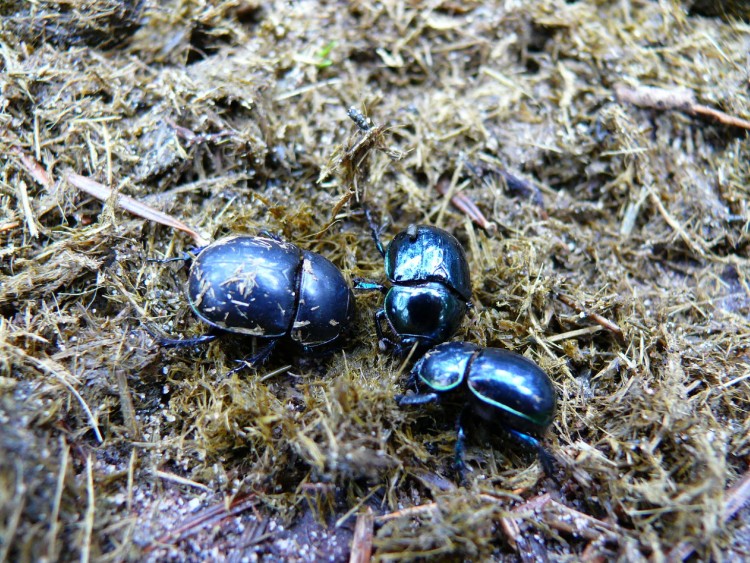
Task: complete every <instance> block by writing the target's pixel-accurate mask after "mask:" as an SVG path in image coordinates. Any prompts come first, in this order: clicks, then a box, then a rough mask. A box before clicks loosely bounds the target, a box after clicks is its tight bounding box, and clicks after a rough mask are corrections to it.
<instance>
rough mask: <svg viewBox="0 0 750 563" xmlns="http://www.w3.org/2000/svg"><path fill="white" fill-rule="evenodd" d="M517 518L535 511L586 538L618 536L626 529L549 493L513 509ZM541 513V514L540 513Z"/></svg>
mask: <svg viewBox="0 0 750 563" xmlns="http://www.w3.org/2000/svg"><path fill="white" fill-rule="evenodd" d="M512 513H513V514H514V515H517V516H515V518H517V519H519V518H523V513H526V514H528V513H534V514H536V515H539V516H541V518H542V519H543V520H544V522H545V523H546V524H547V525H548V526H550V527H551V528H554V529H556V530H559V531H561V532H566V533H569V534H575V535H577V536H580V537H582V538H585V539H589V540H594V539H599V538H601V536H602V534H605V535H609V536H612V537H613V538H616V537H618V536H622V535H624V534H625V530H623V529H622V528H620V527H619V526H617V525H616V524H610V523H609V522H604V521H603V520H599V519H597V518H594V517H593V516H589V515H588V514H584V513H583V512H579V511H578V510H575V509H574V508H570V507H569V506H565V505H564V504H562V503H559V502H557V501H556V500H553V499H552V497H551V496H550V495H549V493H545V494H543V495H539V496H538V497H534V498H532V499H529V500H528V501H526V502H525V503H523V504H522V505H520V506H517V507H516V508H514V509H513V510H512ZM539 513H541V514H539Z"/></svg>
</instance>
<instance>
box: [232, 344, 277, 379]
mask: <svg viewBox="0 0 750 563" xmlns="http://www.w3.org/2000/svg"><path fill="white" fill-rule="evenodd" d="M277 342H278V339H273V340H271V341H269V342H268V344H266V345H265V346H263V347H262V348H261V349H260V350H258V351H257V352H255V354H251V355H250V356H246V357H245V358H243V359H241V360H236V362H237V364H239V365H238V366H237V367H235V368H232V369H230V370H229V371H228V372H227V373H225V374H224V377H227V376H229V375H232V374H234V373H237V372H238V371H242V370H243V369H245V368H246V367H251V368H254V367H255V366H257V365H259V364H262V363H263V362H265V361H266V359H267V358H268V356H270V355H271V352H272V351H273V348H274V346H276V343H277Z"/></svg>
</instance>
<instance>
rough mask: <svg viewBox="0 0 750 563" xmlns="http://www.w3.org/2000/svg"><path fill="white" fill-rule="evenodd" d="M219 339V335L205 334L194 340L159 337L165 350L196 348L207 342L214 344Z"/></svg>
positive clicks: (160, 343) (160, 344)
mask: <svg viewBox="0 0 750 563" xmlns="http://www.w3.org/2000/svg"><path fill="white" fill-rule="evenodd" d="M218 337H219V335H218V334H204V335H202V336H195V337H193V338H163V337H161V336H160V337H157V340H158V342H159V346H162V347H163V348H185V347H187V346H196V345H198V344H205V343H206V342H212V341H213V340H216V339H217V338H218Z"/></svg>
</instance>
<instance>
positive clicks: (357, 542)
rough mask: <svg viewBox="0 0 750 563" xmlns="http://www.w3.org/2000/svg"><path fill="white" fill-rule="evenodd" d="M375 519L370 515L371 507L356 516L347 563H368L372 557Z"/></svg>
mask: <svg viewBox="0 0 750 563" xmlns="http://www.w3.org/2000/svg"><path fill="white" fill-rule="evenodd" d="M374 526H375V519H374V518H373V515H372V508H370V507H369V506H368V507H367V511H366V512H363V513H362V514H360V515H359V516H357V524H356V526H355V527H354V537H352V551H351V555H350V556H349V563H368V562H369V561H370V559H371V558H372V536H373V528H374Z"/></svg>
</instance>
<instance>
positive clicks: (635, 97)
mask: <svg viewBox="0 0 750 563" xmlns="http://www.w3.org/2000/svg"><path fill="white" fill-rule="evenodd" d="M614 90H615V96H617V100H618V101H619V102H620V103H629V104H633V105H635V106H638V107H641V108H652V109H658V110H678V111H684V112H686V113H689V114H692V115H700V116H703V117H709V118H711V119H715V120H716V121H718V122H719V123H722V124H724V125H729V126H731V127H739V128H741V129H750V121H748V120H747V119H742V118H740V117H735V116H733V115H729V114H728V113H724V112H723V111H720V110H716V109H713V108H710V107H708V106H704V105H703V104H699V103H697V102H696V100H695V93H694V92H693V91H692V90H688V89H687V88H670V89H667V88H655V87H653V86H638V87H636V88H630V87H628V86H625V85H624V84H615V86H614Z"/></svg>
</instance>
